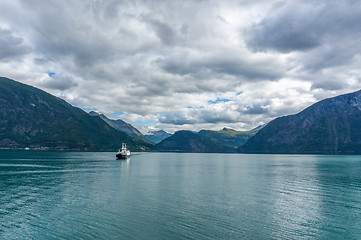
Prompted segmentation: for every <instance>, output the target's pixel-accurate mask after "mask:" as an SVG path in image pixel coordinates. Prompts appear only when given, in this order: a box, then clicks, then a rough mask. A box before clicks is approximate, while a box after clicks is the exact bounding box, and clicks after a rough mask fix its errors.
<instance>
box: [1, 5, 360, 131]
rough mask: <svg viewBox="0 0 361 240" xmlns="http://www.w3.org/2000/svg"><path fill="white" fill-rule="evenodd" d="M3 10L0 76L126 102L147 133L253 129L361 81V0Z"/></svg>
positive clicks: (118, 108) (116, 107) (77, 97)
mask: <svg viewBox="0 0 361 240" xmlns="http://www.w3.org/2000/svg"><path fill="white" fill-rule="evenodd" d="M0 9H2V14H1V16H0V23H1V24H0V43H1V44H0V45H1V47H0V50H1V51H0V72H1V74H2V75H4V76H6V77H10V78H13V79H15V80H18V81H22V82H24V83H28V84H31V85H35V86H37V87H39V88H42V89H44V90H46V91H49V92H50V93H52V94H55V95H57V96H60V97H62V98H64V99H65V100H67V101H69V102H71V103H72V104H75V105H77V106H79V107H83V108H95V109H97V110H98V111H101V112H104V113H106V114H107V115H108V116H110V115H111V113H114V112H124V114H123V115H121V116H120V117H121V118H122V119H124V120H126V121H128V122H133V123H136V124H137V125H138V126H140V127H141V128H142V129H143V131H146V130H147V129H151V130H154V129H165V130H167V131H171V132H172V131H175V130H179V129H189V130H200V129H202V128H208V129H220V128H223V127H233V128H236V129H244V130H246V129H251V128H253V127H256V126H258V125H259V124H262V123H266V122H268V121H270V120H272V119H273V118H275V117H277V116H281V115H285V114H292V113H296V112H298V111H300V110H302V109H303V108H304V107H307V106H309V105H310V104H312V103H313V102H315V101H317V100H320V99H322V98H325V97H331V96H335V95H337V94H340V93H346V92H349V91H353V90H357V89H359V88H360V87H361V82H360V77H358V76H360V73H361V72H360V71H361V70H359V66H360V64H361V58H360V54H359V53H360V50H361V48H360V47H359V46H361V45H360V44H359V39H360V36H361V30H359V27H358V26H359V24H360V22H361V18H360V16H361V4H360V3H358V2H357V1H351V0H350V1H346V0H342V1H328V2H318V1H313V0H308V1H276V2H271V1H264V0H259V1H241V2H239V1H233V0H228V1H215V0H210V1H196V0H194V1H192V0H187V1H142V0H138V1H120V0H119V1H116V0H113V1H91V0H87V1H45V2H44V1H38V0H33V1H30V0H26V1H25V0H24V1H22V0H18V1H1V0H0ZM48 73H55V74H54V75H52V76H49V75H48ZM241 92H242V93H241ZM217 99H227V101H223V102H222V101H219V102H216V103H214V101H216V100H217ZM212 101H213V103H212ZM142 124H145V125H144V126H142Z"/></svg>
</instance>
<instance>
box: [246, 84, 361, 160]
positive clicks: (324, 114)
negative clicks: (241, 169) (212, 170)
mask: <svg viewBox="0 0 361 240" xmlns="http://www.w3.org/2000/svg"><path fill="white" fill-rule="evenodd" d="M239 152H242V153H307V154H361V91H357V92H354V93H349V94H345V95H341V96H337V97H333V98H328V99H325V100H322V101H320V102H317V103H315V104H313V105H312V106H310V107H308V108H306V109H305V110H303V111H302V112H300V113H298V114H295V115H290V116H285V117H279V118H276V119H275V120H273V121H271V122H270V123H268V124H267V126H265V127H264V128H262V130H260V131H259V132H258V133H257V134H256V135H255V136H253V137H252V138H250V139H249V140H248V141H247V142H246V144H245V145H243V146H241V147H240V148H239Z"/></svg>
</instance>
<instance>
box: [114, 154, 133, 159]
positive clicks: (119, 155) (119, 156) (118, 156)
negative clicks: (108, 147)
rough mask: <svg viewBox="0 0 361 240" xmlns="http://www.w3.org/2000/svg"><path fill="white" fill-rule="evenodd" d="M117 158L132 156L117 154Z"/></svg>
mask: <svg viewBox="0 0 361 240" xmlns="http://www.w3.org/2000/svg"><path fill="white" fill-rule="evenodd" d="M116 157H117V159H127V158H129V157H130V155H127V154H117V155H116Z"/></svg>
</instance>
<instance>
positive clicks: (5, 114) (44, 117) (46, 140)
mask: <svg viewBox="0 0 361 240" xmlns="http://www.w3.org/2000/svg"><path fill="white" fill-rule="evenodd" d="M122 142H127V143H128V146H129V148H131V149H133V150H147V149H150V148H151V144H149V143H146V142H143V141H141V140H138V139H134V138H131V137H129V136H128V135H126V134H124V133H121V132H118V131H116V130H115V129H113V128H112V127H110V126H109V125H108V124H106V123H105V122H104V121H103V120H102V119H101V118H100V117H98V116H90V115H89V114H87V113H86V112H84V111H83V110H81V109H79V108H76V107H73V106H71V105H70V104H69V103H67V102H65V101H64V100H62V99H60V98H57V97H55V96H52V95H50V94H48V93H46V92H44V91H42V90H40V89H37V88H34V87H31V86H28V85H25V84H22V83H19V82H16V81H13V80H11V79H8V78H3V77H1V78H0V148H25V147H29V148H33V149H39V148H41V149H55V150H98V151H100V150H102V151H104V150H109V151H115V150H116V149H117V148H119V146H121V143H122Z"/></svg>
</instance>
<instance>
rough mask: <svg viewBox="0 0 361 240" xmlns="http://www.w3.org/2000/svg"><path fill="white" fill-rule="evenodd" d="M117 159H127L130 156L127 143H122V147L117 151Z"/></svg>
mask: <svg viewBox="0 0 361 240" xmlns="http://www.w3.org/2000/svg"><path fill="white" fill-rule="evenodd" d="M116 156H117V159H127V158H128V157H130V151H129V150H128V149H127V144H126V143H122V148H121V149H119V151H118V153H117V155H116Z"/></svg>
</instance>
